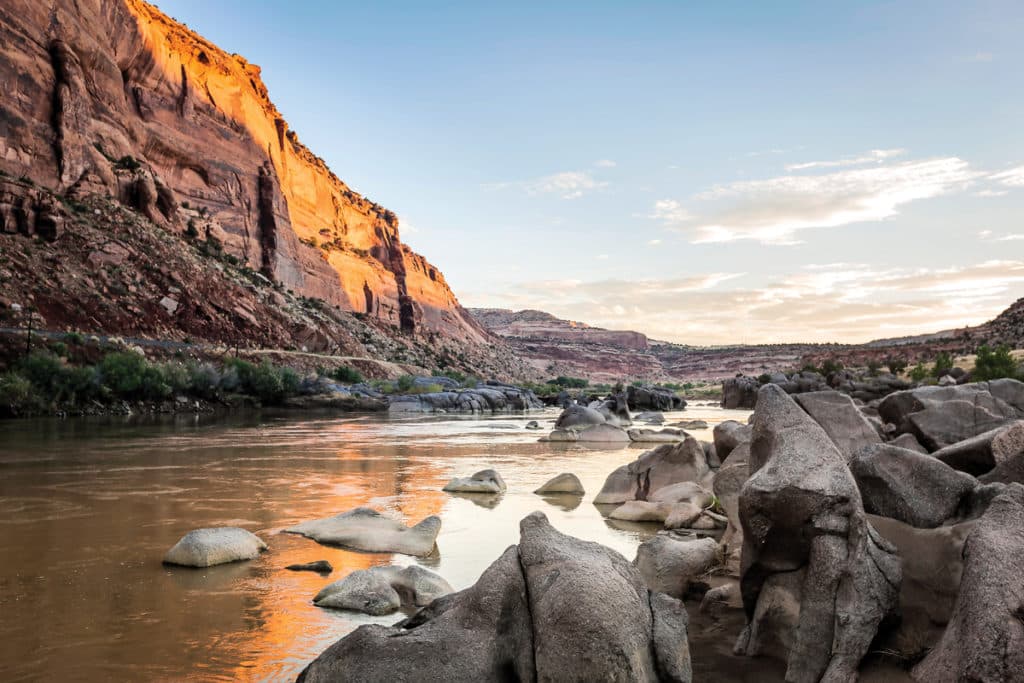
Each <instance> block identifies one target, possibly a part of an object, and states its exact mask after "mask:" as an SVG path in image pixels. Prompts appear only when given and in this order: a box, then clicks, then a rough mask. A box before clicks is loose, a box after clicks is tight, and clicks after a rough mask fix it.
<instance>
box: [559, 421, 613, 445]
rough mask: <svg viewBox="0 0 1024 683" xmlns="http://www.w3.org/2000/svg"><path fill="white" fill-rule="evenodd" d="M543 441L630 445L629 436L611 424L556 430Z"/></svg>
mask: <svg viewBox="0 0 1024 683" xmlns="http://www.w3.org/2000/svg"><path fill="white" fill-rule="evenodd" d="M541 441H567V442H576V441H582V442H584V443H629V434H627V433H626V430H625V429H623V428H622V427H616V426H614V425H610V424H603V423H602V424H596V425H590V426H588V427H582V428H580V427H571V428H569V429H558V428H556V429H554V430H553V431H552V432H551V433H550V434H548V435H547V436H546V437H545V438H543V439H541Z"/></svg>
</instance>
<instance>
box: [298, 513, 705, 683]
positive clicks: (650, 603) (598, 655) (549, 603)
mask: <svg viewBox="0 0 1024 683" xmlns="http://www.w3.org/2000/svg"><path fill="white" fill-rule="evenodd" d="M686 626H687V616H686V610H685V608H684V607H683V604H682V603H681V602H679V601H678V600H675V599H673V598H671V597H669V596H667V595H662V594H659V593H652V592H651V591H649V590H648V589H647V588H646V587H645V586H644V584H643V579H642V577H641V576H640V574H639V572H637V570H636V569H635V568H634V567H633V566H632V565H631V564H630V563H629V562H628V561H627V560H626V559H625V558H624V557H622V556H621V555H619V554H618V553H616V552H614V551H612V550H610V549H608V548H605V547H603V546H600V545H598V544H596V543H590V542H587V541H581V540H579V539H575V538H572V537H570V536H566V535H564V534H561V533H559V532H558V531H556V530H555V529H553V528H552V527H551V526H550V524H548V521H547V518H546V517H544V515H543V514H541V513H538V512H535V513H533V514H531V515H529V516H528V517H526V518H525V519H523V521H522V522H521V523H520V542H519V545H518V546H513V547H510V548H509V549H508V550H506V551H505V553H504V554H503V555H502V556H501V557H500V558H499V559H498V560H497V561H496V562H495V563H494V564H492V565H491V566H490V567H489V568H488V569H486V570H485V571H484V573H483V575H482V576H481V577H480V579H479V580H478V581H477V582H476V584H475V585H474V586H472V587H471V588H468V589H466V590H464V591H461V592H459V593H454V594H451V595H448V596H445V597H443V598H440V599H438V600H435V601H434V602H433V603H431V604H430V605H428V606H427V607H426V608H424V609H423V610H421V611H420V612H419V613H417V614H416V615H415V616H414V617H412V618H410V619H407V620H405V621H404V622H401V623H400V624H398V625H397V626H392V627H385V626H378V625H367V626H361V627H360V628H358V629H356V630H355V631H353V632H352V633H351V634H349V635H348V636H346V637H345V638H342V639H341V640H339V641H338V642H337V643H335V644H334V645H332V646H331V647H330V648H328V649H327V650H325V651H324V652H323V653H321V655H320V656H319V657H317V658H316V659H315V660H314V661H313V662H312V663H311V664H310V665H309V666H308V667H306V669H305V670H304V671H303V672H302V673H301V674H300V675H299V679H298V680H299V681H304V682H305V683H326V682H328V681H338V680H353V681H386V682H388V683H397V682H401V681H456V682H461V681H467V682H468V681H474V682H475V681H505V680H518V681H556V680H557V681H593V680H608V681H658V680H661V681H684V682H686V681H690V680H691V671H690V657H689V648H688V645H687V633H686Z"/></svg>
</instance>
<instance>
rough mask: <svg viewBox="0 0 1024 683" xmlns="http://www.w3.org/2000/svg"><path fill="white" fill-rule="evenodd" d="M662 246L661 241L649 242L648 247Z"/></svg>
mask: <svg viewBox="0 0 1024 683" xmlns="http://www.w3.org/2000/svg"><path fill="white" fill-rule="evenodd" d="M659 244H661V240H647V246H649V247H656V246H658V245H659Z"/></svg>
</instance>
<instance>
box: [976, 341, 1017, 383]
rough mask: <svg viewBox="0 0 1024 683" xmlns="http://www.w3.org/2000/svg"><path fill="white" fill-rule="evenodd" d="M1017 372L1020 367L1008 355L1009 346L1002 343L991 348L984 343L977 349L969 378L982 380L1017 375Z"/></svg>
mask: <svg viewBox="0 0 1024 683" xmlns="http://www.w3.org/2000/svg"><path fill="white" fill-rule="evenodd" d="M1019 374H1020V368H1019V367H1018V365H1017V361H1015V360H1014V359H1013V356H1012V355H1010V347H1009V346H1006V345H1005V344H1004V345H1001V346H998V347H996V348H995V350H993V349H991V348H989V347H988V345H985V346H982V347H981V348H980V349H978V358H977V359H976V360H975V361H974V370H972V371H971V379H973V380H974V381H976V382H983V381H987V380H990V379H1001V378H1003V377H1011V378H1012V377H1017V376H1018V375H1019Z"/></svg>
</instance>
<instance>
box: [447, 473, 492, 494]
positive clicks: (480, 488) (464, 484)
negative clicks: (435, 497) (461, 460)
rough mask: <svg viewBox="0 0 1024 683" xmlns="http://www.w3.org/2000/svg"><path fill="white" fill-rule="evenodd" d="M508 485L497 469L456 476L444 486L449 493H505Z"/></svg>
mask: <svg viewBox="0 0 1024 683" xmlns="http://www.w3.org/2000/svg"><path fill="white" fill-rule="evenodd" d="M507 489H508V487H507V486H506V485H505V480H504V479H502V478H501V475H500V474H498V473H497V471H495V470H480V471H479V472H477V473H475V474H473V475H472V476H469V477H455V478H454V479H452V480H451V481H449V482H448V483H447V484H445V486H444V489H442V490H444V491H448V492H449V493H492V494H493V493H504V492H505V491H506V490H507Z"/></svg>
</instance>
